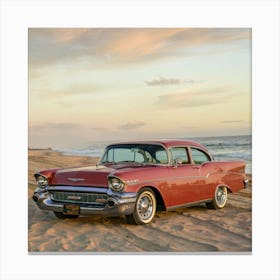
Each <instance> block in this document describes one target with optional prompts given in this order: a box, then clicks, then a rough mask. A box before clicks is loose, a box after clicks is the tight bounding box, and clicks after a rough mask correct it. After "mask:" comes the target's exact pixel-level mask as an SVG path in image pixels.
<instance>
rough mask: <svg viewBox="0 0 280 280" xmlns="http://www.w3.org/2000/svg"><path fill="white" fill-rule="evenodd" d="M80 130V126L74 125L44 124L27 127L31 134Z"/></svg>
mask: <svg viewBox="0 0 280 280" xmlns="http://www.w3.org/2000/svg"><path fill="white" fill-rule="evenodd" d="M79 128H81V125H79V124H75V123H45V124H39V125H32V126H30V127H29V129H30V130H32V131H33V132H39V133H40V132H47V131H52V132H53V131H61V132H65V131H68V130H74V129H79Z"/></svg>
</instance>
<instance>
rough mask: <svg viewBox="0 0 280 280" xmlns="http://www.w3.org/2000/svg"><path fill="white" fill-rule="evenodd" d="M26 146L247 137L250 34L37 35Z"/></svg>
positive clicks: (101, 31) (115, 31) (103, 31)
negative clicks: (203, 137) (159, 139)
mask: <svg viewBox="0 0 280 280" xmlns="http://www.w3.org/2000/svg"><path fill="white" fill-rule="evenodd" d="M28 45H29V46H28V48H29V50H28V60H29V61H28V62H29V146H30V147H53V148H66V147H85V146H87V145H91V143H95V142H99V141H108V142H110V141H116V140H125V139H127V140H130V139H139V138H141V139H142V138H144V139H147V138H175V137H184V138H188V137H196V136H199V137H200V136H218V135H221V136H223V135H245V134H251V29H247V28H240V29H239V28H204V29H199V28H189V29H183V28H179V29H175V28H147V29H141V28H90V29H82V28H68V29H61V28H31V29H29V33H28Z"/></svg>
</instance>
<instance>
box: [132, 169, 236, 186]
mask: <svg viewBox="0 0 280 280" xmlns="http://www.w3.org/2000/svg"><path fill="white" fill-rule="evenodd" d="M214 174H238V175H241V173H238V172H212V173H207V174H206V175H205V176H178V177H172V178H171V177H163V178H157V179H151V180H145V181H140V180H139V181H138V182H135V183H131V184H129V185H135V184H139V183H145V184H146V183H151V182H158V181H170V180H178V179H192V178H196V179H208V178H209V177H210V176H211V175H214Z"/></svg>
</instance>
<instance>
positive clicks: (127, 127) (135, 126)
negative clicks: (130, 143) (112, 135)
mask: <svg viewBox="0 0 280 280" xmlns="http://www.w3.org/2000/svg"><path fill="white" fill-rule="evenodd" d="M145 125H147V124H146V123H145V122H142V121H132V122H128V123H126V124H123V125H121V126H119V128H120V129H122V130H133V129H138V128H141V127H143V126H145Z"/></svg>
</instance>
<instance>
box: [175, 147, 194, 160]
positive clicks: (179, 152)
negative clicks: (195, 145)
mask: <svg viewBox="0 0 280 280" xmlns="http://www.w3.org/2000/svg"><path fill="white" fill-rule="evenodd" d="M171 153H172V159H173V160H176V161H177V162H178V161H181V163H182V164H187V163H190V161H189V156H188V152H187V149H186V148H181V147H173V148H171Z"/></svg>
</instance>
